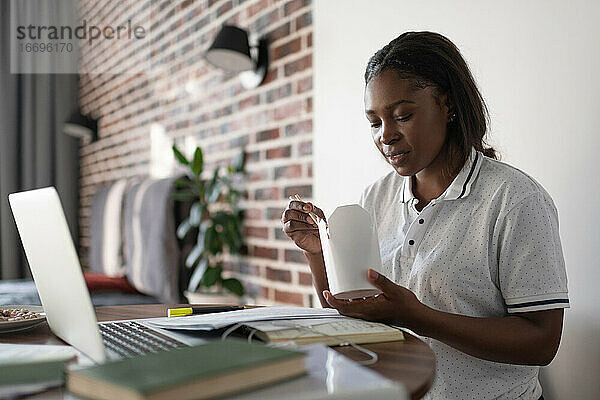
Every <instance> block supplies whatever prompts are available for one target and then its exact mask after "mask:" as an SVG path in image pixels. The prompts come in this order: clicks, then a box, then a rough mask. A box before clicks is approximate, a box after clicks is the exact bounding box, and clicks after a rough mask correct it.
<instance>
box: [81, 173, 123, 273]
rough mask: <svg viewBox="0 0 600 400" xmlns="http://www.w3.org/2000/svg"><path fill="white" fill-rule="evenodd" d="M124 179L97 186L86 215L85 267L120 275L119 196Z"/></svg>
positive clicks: (121, 252)
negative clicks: (88, 213) (87, 240)
mask: <svg viewBox="0 0 600 400" xmlns="http://www.w3.org/2000/svg"><path fill="white" fill-rule="evenodd" d="M126 188H127V180H125V179H122V180H119V181H116V182H114V183H112V184H110V185H108V186H105V187H103V188H101V189H100V190H98V191H97V192H96V194H95V195H94V198H93V200H92V210H91V215H90V253H89V258H88V263H89V267H90V269H91V270H92V271H94V272H97V273H100V274H104V275H107V276H110V277H121V276H123V275H124V274H125V271H126V268H125V264H124V260H123V248H122V242H123V233H122V232H123V228H122V221H123V200H124V194H125V189H126Z"/></svg>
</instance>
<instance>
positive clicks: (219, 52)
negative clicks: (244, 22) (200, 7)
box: [205, 25, 269, 89]
mask: <svg viewBox="0 0 600 400" xmlns="http://www.w3.org/2000/svg"><path fill="white" fill-rule="evenodd" d="M252 50H254V51H252ZM205 57H206V60H207V61H208V62H209V63H211V64H212V65H214V66H215V67H218V68H221V69H224V70H226V71H229V72H240V80H241V82H242V85H243V86H244V87H245V88H246V89H252V88H255V87H257V86H259V85H260V84H261V83H263V82H264V80H265V77H266V76H267V72H268V71H269V42H268V39H267V38H266V37H262V38H260V39H259V40H258V45H257V46H253V47H252V48H251V46H250V43H249V41H248V32H246V31H245V30H244V29H241V28H238V27H237V26H234V25H223V28H221V31H219V33H218V34H217V36H216V37H215V40H214V42H213V44H212V45H211V46H210V48H209V49H208V50H207V51H206V55H205Z"/></svg>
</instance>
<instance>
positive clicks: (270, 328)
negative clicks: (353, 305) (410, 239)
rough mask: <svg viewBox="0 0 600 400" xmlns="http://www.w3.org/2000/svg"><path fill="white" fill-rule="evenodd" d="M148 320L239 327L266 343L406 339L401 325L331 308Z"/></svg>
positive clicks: (188, 326) (175, 325)
mask: <svg viewBox="0 0 600 400" xmlns="http://www.w3.org/2000/svg"><path fill="white" fill-rule="evenodd" d="M148 323H149V324H151V325H154V326H156V327H158V328H163V329H174V330H193V331H215V330H219V329H226V328H236V327H237V328H240V329H241V330H243V331H245V333H246V334H247V335H249V336H250V337H251V338H257V339H260V340H262V341H264V342H283V341H294V342H295V343H296V344H311V343H323V344H327V345H329V346H336V345H340V344H346V343H348V342H352V343H355V344H362V343H377V342H389V341H397V340H404V335H403V334H402V331H401V330H400V329H398V328H394V327H391V326H388V325H385V324H381V323H376V322H368V321H363V320H359V319H355V318H349V317H345V316H343V315H340V314H339V313H338V312H337V310H334V309H331V308H306V307H289V306H273V307H259V308H253V309H246V310H238V311H229V312H222V313H218V314H200V315H192V316H187V317H174V318H155V319H152V320H149V321H148ZM232 331H233V330H232Z"/></svg>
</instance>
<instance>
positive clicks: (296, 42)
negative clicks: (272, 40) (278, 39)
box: [272, 37, 301, 61]
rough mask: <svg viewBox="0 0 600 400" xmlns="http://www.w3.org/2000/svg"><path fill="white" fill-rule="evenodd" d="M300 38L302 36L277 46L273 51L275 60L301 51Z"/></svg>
mask: <svg viewBox="0 0 600 400" xmlns="http://www.w3.org/2000/svg"><path fill="white" fill-rule="evenodd" d="M300 39H301V38H299V37H298V38H296V39H293V40H290V41H289V42H286V43H284V44H282V45H280V46H277V47H275V48H274V49H273V52H272V57H273V61H275V60H278V59H280V58H283V57H285V56H287V55H290V54H293V53H296V52H298V51H300V48H301V40H300Z"/></svg>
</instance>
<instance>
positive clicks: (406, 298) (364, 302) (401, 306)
mask: <svg viewBox="0 0 600 400" xmlns="http://www.w3.org/2000/svg"><path fill="white" fill-rule="evenodd" d="M367 277H368V279H369V281H370V282H371V283H372V284H373V285H374V286H375V287H377V288H379V289H380V290H381V291H382V293H380V294H378V295H375V296H371V297H365V298H361V299H351V300H342V299H336V298H335V297H334V296H333V295H332V294H331V292H330V291H329V290H324V291H323V296H324V297H325V299H326V300H327V302H328V303H329V304H330V305H331V307H333V308H336V309H337V310H338V311H339V313H340V314H343V315H347V316H349V317H354V318H360V319H364V320H367V321H377V322H384V323H388V324H396V325H402V326H405V327H408V328H410V327H411V326H412V325H413V322H414V320H415V319H416V317H417V316H418V314H419V312H420V311H421V310H422V309H423V308H424V305H423V303H421V302H420V301H419V300H418V299H417V296H415V294H414V293H413V292H411V291H410V290H408V289H406V288H404V287H402V286H399V285H396V284H395V283H394V282H392V281H390V280H389V279H388V278H386V277H385V276H383V275H381V274H379V273H377V272H376V271H374V270H372V269H369V271H368V273H367Z"/></svg>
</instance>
